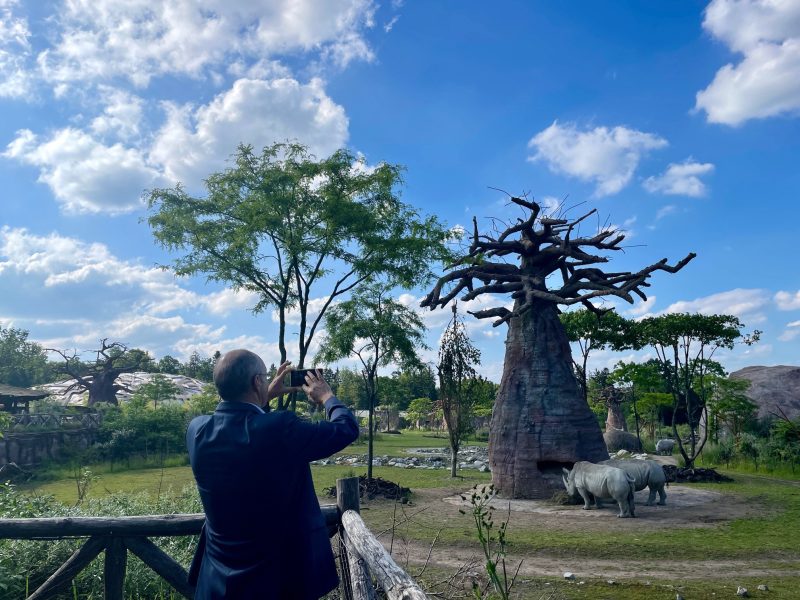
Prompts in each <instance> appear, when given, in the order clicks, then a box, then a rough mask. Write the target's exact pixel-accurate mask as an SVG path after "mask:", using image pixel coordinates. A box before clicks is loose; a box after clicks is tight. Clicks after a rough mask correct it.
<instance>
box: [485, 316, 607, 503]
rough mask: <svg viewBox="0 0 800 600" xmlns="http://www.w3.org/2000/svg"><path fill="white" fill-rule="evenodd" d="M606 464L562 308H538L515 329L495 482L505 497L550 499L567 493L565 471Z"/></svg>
mask: <svg viewBox="0 0 800 600" xmlns="http://www.w3.org/2000/svg"><path fill="white" fill-rule="evenodd" d="M607 458H608V452H607V450H606V446H605V442H604V441H603V435H602V433H601V431H600V426H599V425H598V423H597V419H596V418H595V416H594V414H593V413H592V411H591V410H590V409H589V406H588V404H587V403H586V401H585V400H584V399H583V396H582V394H581V391H580V389H579V386H578V382H577V381H576V379H575V375H574V373H573V370H572V358H571V355H570V347H569V341H568V340H567V336H566V333H565V332H564V328H563V326H562V325H561V322H560V321H559V319H558V312H557V309H556V307H555V306H553V305H549V304H536V305H535V306H534V307H533V308H532V309H531V310H529V311H527V312H525V313H524V314H522V315H521V316H519V317H515V318H513V319H511V321H510V324H509V329H508V336H507V338H506V354H505V364H504V367H503V378H502V380H501V382H500V390H499V391H498V394H497V401H496V402H495V407H494V413H493V415H492V422H491V428H490V435H489V464H490V467H491V469H492V481H493V482H494V484H495V486H496V487H497V488H498V489H499V490H500V492H501V493H502V494H503V496H506V497H510V498H549V497H550V496H552V494H553V492H555V491H558V490H563V487H564V486H563V483H562V481H561V468H562V467H572V465H573V464H574V463H575V462H576V461H579V460H589V461H592V462H598V461H600V460H605V459H607Z"/></svg>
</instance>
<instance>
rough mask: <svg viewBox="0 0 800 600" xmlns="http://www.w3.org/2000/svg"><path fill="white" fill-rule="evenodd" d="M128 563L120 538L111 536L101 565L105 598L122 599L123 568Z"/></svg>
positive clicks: (126, 553) (111, 599)
mask: <svg viewBox="0 0 800 600" xmlns="http://www.w3.org/2000/svg"><path fill="white" fill-rule="evenodd" d="M127 565H128V549H127V548H126V547H125V544H123V543H122V539H121V538H118V537H112V538H110V539H109V540H108V545H107V546H106V560H105V564H104V565H103V590H104V593H105V600H124V598H125V593H124V587H125V569H126V568H127Z"/></svg>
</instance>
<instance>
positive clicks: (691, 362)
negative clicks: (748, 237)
mask: <svg viewBox="0 0 800 600" xmlns="http://www.w3.org/2000/svg"><path fill="white" fill-rule="evenodd" d="M743 328H744V324H742V322H741V321H739V319H738V318H737V317H735V316H732V315H703V314H699V313H696V314H689V313H672V314H665V315H660V316H658V317H648V318H646V319H643V320H642V321H639V322H638V323H636V326H635V328H634V335H635V336H636V338H637V345H638V346H651V347H652V348H653V349H654V350H655V352H656V356H657V360H658V363H659V366H660V367H661V373H662V376H663V378H664V381H665V383H666V386H667V390H668V391H669V393H671V394H672V397H673V413H672V428H673V434H674V437H675V438H676V440H677V442H678V448H679V450H680V452H681V455H682V456H683V459H684V462H685V463H686V465H687V466H689V467H691V466H693V465H694V461H695V459H696V458H697V456H698V455H699V453H700V452H701V451H702V449H703V445H704V444H705V442H706V435H707V429H704V430H703V433H702V435H701V434H700V433H698V428H699V423H700V417H701V415H702V414H703V413H704V412H705V411H706V410H707V401H708V399H709V386H708V382H707V381H706V380H707V378H708V376H709V375H719V374H721V373H720V370H721V368H720V367H719V364H718V363H716V362H715V361H713V360H712V358H713V355H714V353H715V352H716V351H717V350H718V349H720V348H726V349H730V348H733V347H734V345H735V344H736V343H737V342H739V341H741V342H743V343H745V344H748V345H749V344H752V343H755V342H757V341H758V339H759V337H760V333H761V332H760V331H758V330H756V331H754V332H753V333H752V334H749V335H746V334H744V333H743V332H742V329H743ZM679 408H680V409H682V410H684V411H685V414H686V416H687V421H688V424H689V429H690V436H689V437H690V443H689V447H688V448H687V447H686V446H685V445H684V444H683V442H682V440H681V438H680V436H678V433H677V428H676V425H677V420H676V419H677V413H678V410H679Z"/></svg>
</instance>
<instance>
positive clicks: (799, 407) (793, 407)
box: [730, 365, 800, 419]
mask: <svg viewBox="0 0 800 600" xmlns="http://www.w3.org/2000/svg"><path fill="white" fill-rule="evenodd" d="M730 378H731V379H746V380H748V381H749V382H750V387H749V388H748V389H747V391H745V395H746V396H747V397H748V398H750V400H751V401H753V402H754V403H755V404H756V405H757V406H758V416H759V418H763V417H770V416H773V413H778V414H780V413H779V411H778V408H780V409H781V410H783V412H784V413H786V416H787V417H789V418H790V419H796V418H798V417H800V367H794V366H786V365H781V366H777V367H761V366H755V367H745V368H744V369H739V370H738V371H734V372H733V373H731V376H730Z"/></svg>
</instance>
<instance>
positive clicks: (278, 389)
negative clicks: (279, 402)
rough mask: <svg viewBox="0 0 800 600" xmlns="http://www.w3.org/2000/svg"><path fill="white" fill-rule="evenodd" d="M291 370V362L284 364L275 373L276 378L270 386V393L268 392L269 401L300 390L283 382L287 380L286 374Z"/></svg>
mask: <svg viewBox="0 0 800 600" xmlns="http://www.w3.org/2000/svg"><path fill="white" fill-rule="evenodd" d="M291 370H292V362H291V361H289V360H287V361H286V362H284V363H282V364H281V366H280V367H278V371H277V372H276V373H275V377H274V378H273V380H272V381H271V382H270V384H269V391H268V392H267V397H268V400H272V399H273V398H277V397H278V396H281V395H282V394H288V393H289V392H295V391H299V390H300V388H299V387H288V386H286V385H284V383H283V380H284V379H285V378H286V373H288V372H289V371H291Z"/></svg>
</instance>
